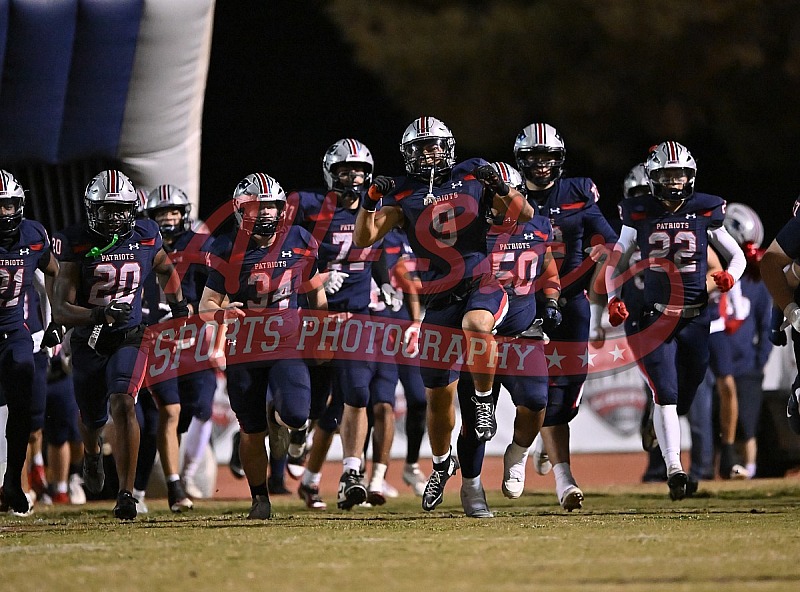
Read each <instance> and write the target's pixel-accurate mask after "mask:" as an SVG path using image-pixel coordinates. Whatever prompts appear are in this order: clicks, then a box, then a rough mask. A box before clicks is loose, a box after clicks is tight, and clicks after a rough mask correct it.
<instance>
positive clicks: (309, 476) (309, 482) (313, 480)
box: [301, 470, 322, 487]
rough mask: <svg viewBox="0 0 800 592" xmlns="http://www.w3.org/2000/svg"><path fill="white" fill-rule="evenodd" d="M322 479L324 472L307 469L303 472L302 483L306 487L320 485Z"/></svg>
mask: <svg viewBox="0 0 800 592" xmlns="http://www.w3.org/2000/svg"><path fill="white" fill-rule="evenodd" d="M320 481H322V473H312V472H311V471H308V470H306V471H305V472H304V473H303V479H302V481H301V483H302V484H303V485H305V486H306V487H309V486H313V487H319V483H320Z"/></svg>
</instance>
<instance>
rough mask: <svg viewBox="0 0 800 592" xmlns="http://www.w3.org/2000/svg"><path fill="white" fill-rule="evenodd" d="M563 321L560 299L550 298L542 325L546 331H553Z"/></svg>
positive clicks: (545, 306)
mask: <svg viewBox="0 0 800 592" xmlns="http://www.w3.org/2000/svg"><path fill="white" fill-rule="evenodd" d="M561 321H562V317H561V307H560V306H558V300H556V299H555V298H548V299H547V302H546V303H545V305H544V314H542V327H543V328H544V330H545V331H552V330H553V329H555V328H556V327H558V326H559V325H560V324H561Z"/></svg>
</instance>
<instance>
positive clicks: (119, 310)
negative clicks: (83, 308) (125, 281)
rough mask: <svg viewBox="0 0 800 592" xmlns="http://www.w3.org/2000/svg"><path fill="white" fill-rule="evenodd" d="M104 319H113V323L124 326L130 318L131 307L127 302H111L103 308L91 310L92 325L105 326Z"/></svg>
mask: <svg viewBox="0 0 800 592" xmlns="http://www.w3.org/2000/svg"><path fill="white" fill-rule="evenodd" d="M106 317H111V318H112V319H114V321H113V323H112V324H114V325H116V324H117V323H121V324H125V323H127V322H128V320H129V319H130V318H131V305H130V304H128V303H127V302H119V301H117V300H112V301H111V302H110V303H109V304H107V305H106V306H105V307H100V306H98V307H97V308H93V309H92V324H94V325H105V324H106Z"/></svg>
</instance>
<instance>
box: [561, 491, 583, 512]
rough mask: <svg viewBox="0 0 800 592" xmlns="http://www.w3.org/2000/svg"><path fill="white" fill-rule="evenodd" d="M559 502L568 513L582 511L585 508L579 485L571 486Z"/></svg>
mask: <svg viewBox="0 0 800 592" xmlns="http://www.w3.org/2000/svg"><path fill="white" fill-rule="evenodd" d="M559 502H560V503H561V507H562V508H564V509H565V510H566V511H567V512H572V510H580V509H581V508H583V492H582V491H581V489H580V487H578V486H577V485H570V486H569V487H567V488H566V489H565V490H564V493H562V494H561V499H560V500H559Z"/></svg>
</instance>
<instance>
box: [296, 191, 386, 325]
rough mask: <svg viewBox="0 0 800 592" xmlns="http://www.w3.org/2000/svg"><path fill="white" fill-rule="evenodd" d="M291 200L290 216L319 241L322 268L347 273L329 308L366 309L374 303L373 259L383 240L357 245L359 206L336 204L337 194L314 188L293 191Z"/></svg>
mask: <svg viewBox="0 0 800 592" xmlns="http://www.w3.org/2000/svg"><path fill="white" fill-rule="evenodd" d="M287 201H289V202H290V203H291V205H289V206H287V208H288V210H287V216H293V222H294V223H295V224H298V225H300V226H303V228H305V229H307V230H308V231H309V232H311V233H312V235H313V236H314V238H315V239H316V240H317V241H318V243H319V258H318V264H317V269H318V270H319V271H322V272H325V271H331V270H336V271H341V272H342V273H346V274H347V275H348V277H346V278H345V280H344V283H343V284H342V287H341V288H340V289H339V290H338V291H337V292H336V293H335V294H328V295H327V296H328V309H329V310H334V311H349V312H366V310H367V307H368V306H369V302H370V279H371V277H372V262H373V261H375V260H377V258H378V251H377V249H378V248H379V247H380V242H378V243H376V244H374V245H372V246H370V247H366V248H363V249H361V248H358V247H355V246H354V245H353V230H354V229H355V224H356V216H357V215H358V208H356V209H352V210H350V209H345V208H341V207H337V206H336V193H335V192H333V191H331V192H328V193H327V194H323V193H317V192H313V191H298V192H292V194H290V198H287Z"/></svg>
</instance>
